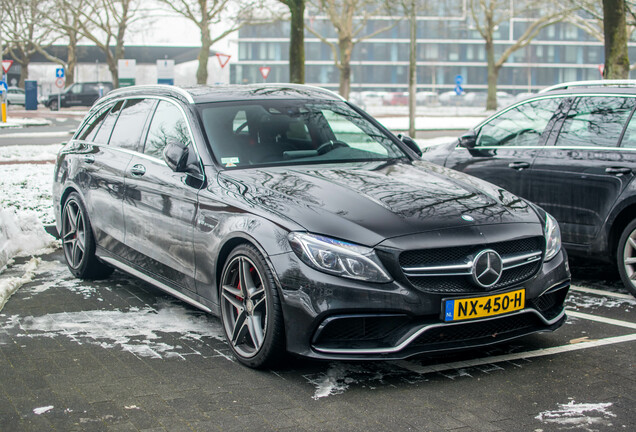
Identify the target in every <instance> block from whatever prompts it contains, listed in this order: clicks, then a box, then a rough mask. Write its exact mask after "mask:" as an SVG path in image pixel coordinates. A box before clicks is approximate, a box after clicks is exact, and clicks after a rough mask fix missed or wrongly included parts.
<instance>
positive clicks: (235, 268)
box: [220, 245, 285, 368]
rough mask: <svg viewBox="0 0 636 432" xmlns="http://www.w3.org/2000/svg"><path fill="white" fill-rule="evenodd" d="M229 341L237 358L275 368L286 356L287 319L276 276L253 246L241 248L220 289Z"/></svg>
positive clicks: (230, 261)
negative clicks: (285, 318)
mask: <svg viewBox="0 0 636 432" xmlns="http://www.w3.org/2000/svg"><path fill="white" fill-rule="evenodd" d="M220 303H221V319H222V321H223V329H224V331H225V337H226V339H227V341H228V343H229V345H230V348H231V349H232V352H233V353H234V355H235V356H236V358H237V359H238V360H239V361H240V362H241V363H243V364H244V365H246V366H249V367H253V368H264V367H271V366H273V365H275V364H276V363H277V362H278V361H280V360H281V359H282V357H283V355H284V353H285V342H284V327H283V317H282V312H281V307H280V300H279V298H278V292H277V291H276V285H275V282H274V278H273V276H272V272H271V270H270V268H269V267H268V265H267V263H266V262H265V260H264V259H263V257H262V255H261V254H260V253H259V252H258V250H256V249H255V248H254V247H253V246H250V245H240V246H237V247H236V248H235V249H234V250H233V251H232V253H230V255H229V257H228V258H227V260H226V262H225V266H224V267H223V273H222V275H221V287H220Z"/></svg>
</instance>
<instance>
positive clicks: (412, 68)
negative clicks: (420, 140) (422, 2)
mask: <svg viewBox="0 0 636 432" xmlns="http://www.w3.org/2000/svg"><path fill="white" fill-rule="evenodd" d="M410 12H411V16H410V30H411V46H410V52H409V135H410V136H411V137H412V138H415V110H416V108H417V100H416V95H417V11H416V9H415V0H411V11H410Z"/></svg>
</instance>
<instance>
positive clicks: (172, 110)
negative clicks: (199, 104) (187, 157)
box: [144, 101, 190, 159]
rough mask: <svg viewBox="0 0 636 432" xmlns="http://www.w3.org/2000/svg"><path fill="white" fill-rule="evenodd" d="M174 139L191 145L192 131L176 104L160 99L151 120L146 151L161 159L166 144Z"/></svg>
mask: <svg viewBox="0 0 636 432" xmlns="http://www.w3.org/2000/svg"><path fill="white" fill-rule="evenodd" d="M173 140H174V141H179V142H181V143H183V144H185V145H190V133H189V132H188V126H187V123H186V119H185V118H184V117H183V114H182V113H181V110H179V108H177V106H176V105H174V104H172V103H170V102H166V101H159V104H158V105H157V110H156V111H155V115H154V116H153V117H152V121H151V122H150V128H149V129H148V138H146V145H145V147H144V153H145V154H147V155H149V156H154V157H156V158H159V159H161V158H162V157H163V156H162V155H163V149H164V148H165V147H166V144H168V142H170V141H173Z"/></svg>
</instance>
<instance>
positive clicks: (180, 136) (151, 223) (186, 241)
mask: <svg viewBox="0 0 636 432" xmlns="http://www.w3.org/2000/svg"><path fill="white" fill-rule="evenodd" d="M155 102H157V105H156V109H155V111H154V114H153V115H152V117H151V119H150V122H149V127H148V130H147V136H146V137H145V145H144V146H143V147H142V149H141V150H140V153H134V154H133V156H132V160H131V162H130V166H129V167H128V170H127V171H126V197H125V199H124V213H125V217H126V244H127V245H129V250H128V256H127V259H129V260H130V261H132V262H133V263H134V264H136V265H137V266H138V267H140V268H142V269H143V270H144V271H146V272H148V273H152V274H153V275H154V276H155V278H157V279H159V280H163V281H165V282H169V283H172V284H176V285H178V286H179V287H181V288H184V289H187V290H189V291H192V292H195V291H196V287H195V282H194V275H195V263H194V249H193V233H194V223H195V216H196V210H197V195H198V192H199V188H200V187H201V186H202V183H201V182H200V181H196V180H195V179H193V178H191V177H190V176H189V175H188V174H185V173H177V172H174V171H172V170H171V169H170V168H169V167H168V166H167V165H166V163H165V162H164V160H163V149H164V147H165V146H166V144H167V143H168V142H169V141H171V140H179V141H181V142H183V143H184V144H186V145H187V146H190V147H192V145H193V140H192V134H191V132H190V127H189V125H188V121H187V118H186V117H185V112H184V111H183V110H182V109H181V108H180V107H179V106H178V105H177V104H176V103H174V102H171V101H167V100H160V101H155Z"/></svg>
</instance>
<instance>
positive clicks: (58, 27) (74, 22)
mask: <svg viewBox="0 0 636 432" xmlns="http://www.w3.org/2000/svg"><path fill="white" fill-rule="evenodd" d="M86 4H87V0H52V6H53V7H52V10H51V12H49V13H48V14H47V15H46V21H45V22H43V23H42V25H44V26H45V27H47V28H48V29H50V30H51V31H59V32H60V33H61V34H62V35H63V36H64V38H65V39H66V40H67V42H68V45H67V51H66V53H67V54H66V61H64V60H63V59H61V58H59V57H56V56H54V55H52V54H51V53H50V52H49V51H47V50H46V49H44V48H42V47H37V49H38V51H39V52H40V54H42V55H43V56H44V57H46V58H47V59H48V60H49V61H52V62H53V63H57V64H59V65H60V66H63V67H64V69H65V70H66V77H65V78H66V85H70V84H73V83H74V82H75V66H76V65H77V42H78V40H79V39H80V37H81V35H80V31H79V29H80V25H81V21H83V20H85V18H84V16H83V14H82V13H81V11H82V10H84V8H85V7H86Z"/></svg>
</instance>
